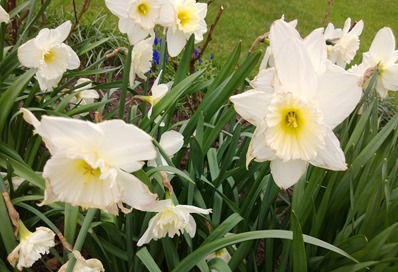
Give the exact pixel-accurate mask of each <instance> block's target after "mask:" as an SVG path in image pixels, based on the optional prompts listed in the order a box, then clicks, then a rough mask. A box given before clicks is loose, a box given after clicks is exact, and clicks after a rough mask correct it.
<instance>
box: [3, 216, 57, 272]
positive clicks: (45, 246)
mask: <svg viewBox="0 0 398 272" xmlns="http://www.w3.org/2000/svg"><path fill="white" fill-rule="evenodd" d="M18 225H19V238H20V242H19V244H18V246H17V247H16V248H15V249H14V250H13V251H12V252H11V253H10V254H9V255H8V257H7V260H8V261H9V262H10V264H11V265H12V266H13V267H15V265H16V266H17V268H18V269H19V270H22V269H23V268H24V267H31V266H32V265H33V263H34V262H35V261H37V260H38V259H40V257H41V255H43V254H47V253H48V252H49V249H50V247H53V246H55V242H54V237H55V233H54V232H53V231H52V230H50V229H49V228H45V227H38V228H36V231H35V232H33V233H32V232H30V231H29V230H28V229H27V228H26V227H25V225H24V224H23V223H22V221H21V220H19V221H18ZM17 261H18V263H17Z"/></svg>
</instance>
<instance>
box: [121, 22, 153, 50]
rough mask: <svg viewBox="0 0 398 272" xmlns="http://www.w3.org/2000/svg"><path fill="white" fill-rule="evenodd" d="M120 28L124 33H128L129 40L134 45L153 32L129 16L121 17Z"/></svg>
mask: <svg viewBox="0 0 398 272" xmlns="http://www.w3.org/2000/svg"><path fill="white" fill-rule="evenodd" d="M119 30H120V32H122V33H127V36H128V38H129V42H130V44H132V45H134V44H137V43H138V42H140V41H142V40H144V39H145V38H146V37H148V35H149V34H150V33H151V31H149V30H146V29H143V28H141V27H140V26H139V25H137V24H136V23H135V22H134V21H133V20H131V19H129V18H120V20H119Z"/></svg>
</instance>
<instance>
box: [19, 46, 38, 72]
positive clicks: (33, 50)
mask: <svg viewBox="0 0 398 272" xmlns="http://www.w3.org/2000/svg"><path fill="white" fill-rule="evenodd" d="M42 58H43V53H42V51H41V50H40V49H39V48H37V47H36V43H35V40H34V39H32V40H29V41H27V42H26V43H24V44H23V45H21V46H20V47H19V48H18V59H19V61H20V62H21V64H22V65H23V66H25V67H29V68H32V67H34V68H37V67H39V65H40V60H41V59H42Z"/></svg>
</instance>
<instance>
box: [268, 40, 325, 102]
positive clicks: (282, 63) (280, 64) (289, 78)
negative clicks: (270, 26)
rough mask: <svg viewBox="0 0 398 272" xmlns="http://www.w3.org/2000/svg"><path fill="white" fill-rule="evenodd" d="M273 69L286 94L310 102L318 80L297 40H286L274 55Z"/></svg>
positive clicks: (301, 44)
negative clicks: (288, 93)
mask: <svg viewBox="0 0 398 272" xmlns="http://www.w3.org/2000/svg"><path fill="white" fill-rule="evenodd" d="M275 68H276V71H277V74H278V77H279V79H280V81H281V84H282V85H283V88H284V89H285V91H286V92H290V93H292V94H293V95H294V96H297V97H301V98H304V99H308V100H311V99H312V98H313V97H314V96H315V94H316V90H317V85H318V80H317V75H316V73H315V70H314V68H313V65H312V62H311V59H310V57H309V55H308V51H307V49H306V48H305V46H304V44H303V43H302V42H300V41H299V40H297V39H288V40H286V42H285V43H284V44H283V45H282V47H281V48H280V50H279V51H278V55H276V54H275Z"/></svg>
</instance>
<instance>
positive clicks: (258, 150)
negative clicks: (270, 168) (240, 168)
mask: <svg viewBox="0 0 398 272" xmlns="http://www.w3.org/2000/svg"><path fill="white" fill-rule="evenodd" d="M265 129H266V127H265V124H263V125H260V126H258V127H257V128H256V130H255V131H254V133H253V136H252V139H251V141H250V144H249V149H248V150H247V155H246V167H248V165H249V163H250V161H251V160H252V159H254V160H255V161H258V162H264V161H271V160H273V159H275V152H273V151H272V150H271V149H270V148H269V147H268V145H267V143H266V141H265V135H264V131H265Z"/></svg>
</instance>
